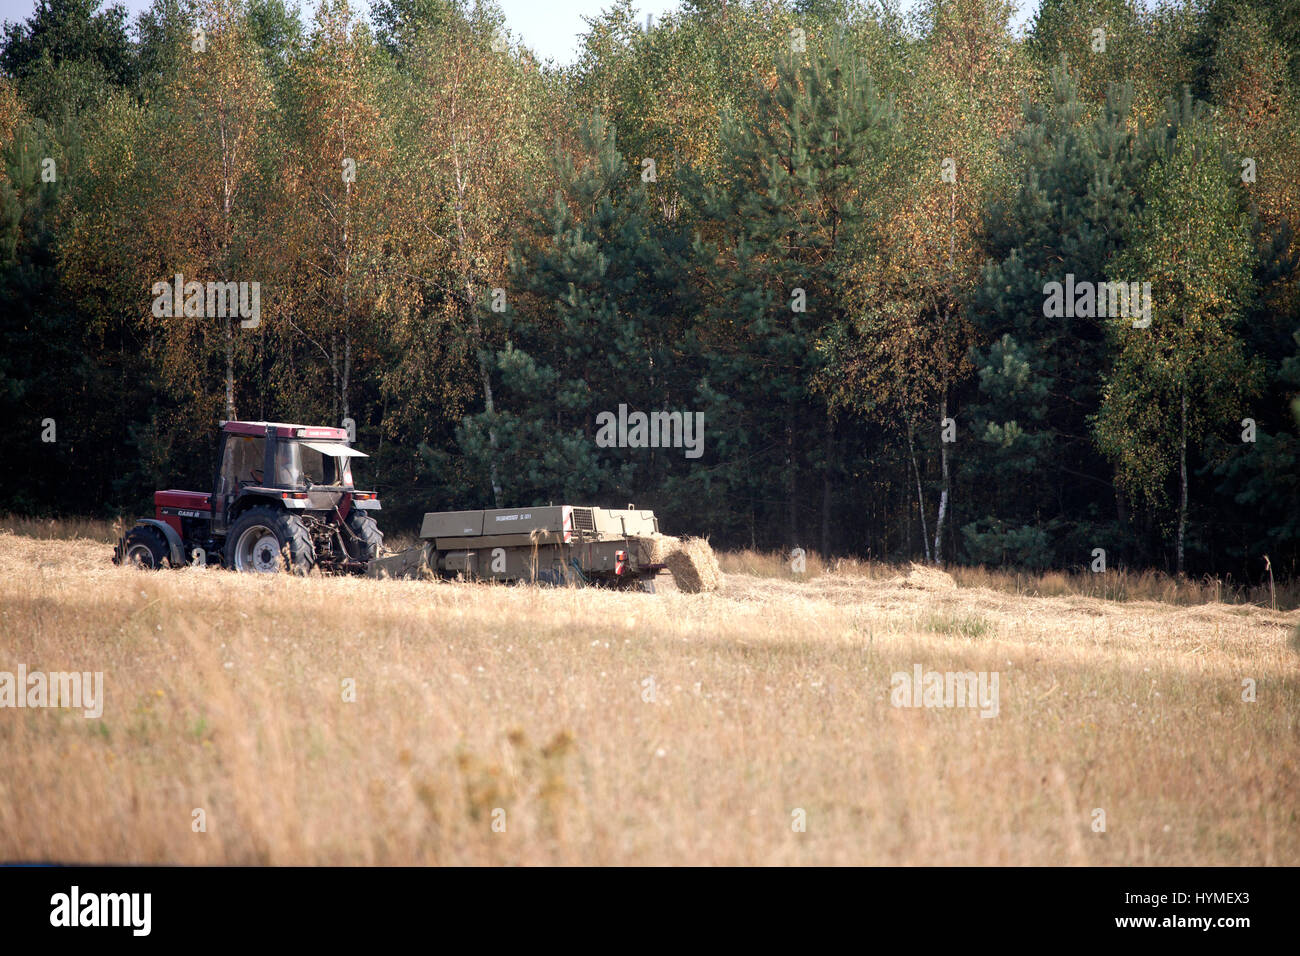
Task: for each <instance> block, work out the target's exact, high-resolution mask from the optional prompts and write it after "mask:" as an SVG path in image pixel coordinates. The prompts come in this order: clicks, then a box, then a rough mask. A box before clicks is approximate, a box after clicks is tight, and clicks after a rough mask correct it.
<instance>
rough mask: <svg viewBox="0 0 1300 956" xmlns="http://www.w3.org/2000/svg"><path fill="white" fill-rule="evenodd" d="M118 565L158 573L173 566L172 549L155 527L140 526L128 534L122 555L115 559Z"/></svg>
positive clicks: (123, 542)
mask: <svg viewBox="0 0 1300 956" xmlns="http://www.w3.org/2000/svg"><path fill="white" fill-rule="evenodd" d="M113 560H114V562H115V563H117V564H125V565H129V566H131V567H136V568H144V569H146V570H149V571H156V570H158V569H159V568H161V567H163V566H164V562H165V564H166V566H168V567H170V566H171V549H170V548H169V547H168V546H167V539H166V538H165V537H163V533H162V532H161V531H159V530H158V529H157V528H155V527H154V526H153V525H147V524H138V525H136V526H135V527H134V528H132V529H131V530H130V531H128V532H127V533H126V537H125V538H124V539H123V540H122V547H121V550H120V553H119V554H118V555H116V556H115V557H114V558H113Z"/></svg>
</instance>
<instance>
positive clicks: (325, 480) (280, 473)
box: [275, 441, 352, 488]
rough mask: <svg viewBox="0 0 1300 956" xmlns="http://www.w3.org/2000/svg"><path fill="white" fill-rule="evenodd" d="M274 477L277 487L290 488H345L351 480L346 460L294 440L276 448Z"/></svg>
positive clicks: (279, 444)
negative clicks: (333, 486) (343, 486)
mask: <svg viewBox="0 0 1300 956" xmlns="http://www.w3.org/2000/svg"><path fill="white" fill-rule="evenodd" d="M340 466H342V467H340ZM275 475H276V481H277V484H278V485H280V486H281V487H289V488H309V487H311V486H312V485H346V484H350V483H351V477H352V476H351V474H350V473H349V471H348V467H347V463H346V461H342V460H340V459H338V458H335V457H334V456H333V455H325V454H322V453H321V452H319V451H317V450H316V449H315V448H312V447H310V446H308V445H306V444H303V443H301V442H296V441H282V442H279V443H278V444H277V445H276V449H275Z"/></svg>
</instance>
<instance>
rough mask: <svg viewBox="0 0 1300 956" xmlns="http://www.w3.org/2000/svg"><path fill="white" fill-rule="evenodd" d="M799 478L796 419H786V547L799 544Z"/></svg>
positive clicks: (789, 417)
mask: <svg viewBox="0 0 1300 956" xmlns="http://www.w3.org/2000/svg"><path fill="white" fill-rule="evenodd" d="M798 495H799V479H798V476H797V475H796V474H795V467H794V421H793V416H792V415H791V414H790V413H787V414H786V419H785V538H786V547H788V548H795V547H798V546H799V500H798Z"/></svg>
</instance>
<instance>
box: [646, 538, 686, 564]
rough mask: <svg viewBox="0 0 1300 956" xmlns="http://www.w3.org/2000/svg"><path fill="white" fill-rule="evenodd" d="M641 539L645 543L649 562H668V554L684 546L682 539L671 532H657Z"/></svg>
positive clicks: (647, 561)
mask: <svg viewBox="0 0 1300 956" xmlns="http://www.w3.org/2000/svg"><path fill="white" fill-rule="evenodd" d="M641 541H642V542H643V544H644V550H645V556H646V563H647V564H666V563H667V562H668V555H670V554H672V553H673V552H674V551H676V550H677V549H678V548H680V547H681V546H682V542H681V540H680V539H678V538H674V537H673V536H672V535H670V534H658V533H656V534H652V535H650V536H649V537H648V538H642V539H641Z"/></svg>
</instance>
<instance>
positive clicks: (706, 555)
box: [664, 538, 722, 594]
mask: <svg viewBox="0 0 1300 956" xmlns="http://www.w3.org/2000/svg"><path fill="white" fill-rule="evenodd" d="M664 563H665V564H667V565H668V570H669V571H671V572H672V575H673V580H674V581H676V582H677V588H678V590H680V591H685V592H686V593H687V594H699V593H701V592H702V591H716V590H717V589H718V587H719V586H720V585H721V584H722V571H721V569H719V567H718V558H717V556H716V555H715V554H714V553H713V549H712V548H711V547H709V542H708V541H706V540H705V539H704V538H683V539H682V540H681V542H680V544H679V546H678V547H677V548H676V549H675V550H673V551H672V552H670V553H669V554H668V555H667V557H666V558H665V560H664Z"/></svg>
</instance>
